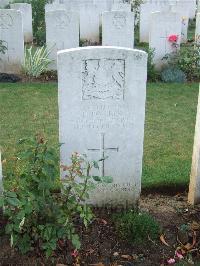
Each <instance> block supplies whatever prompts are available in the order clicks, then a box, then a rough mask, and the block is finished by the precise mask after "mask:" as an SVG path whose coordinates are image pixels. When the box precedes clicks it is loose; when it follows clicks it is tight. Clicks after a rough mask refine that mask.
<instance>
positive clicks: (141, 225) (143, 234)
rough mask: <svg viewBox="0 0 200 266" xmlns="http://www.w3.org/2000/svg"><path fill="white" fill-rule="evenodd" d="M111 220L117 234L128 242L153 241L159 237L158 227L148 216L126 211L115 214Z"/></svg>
mask: <svg viewBox="0 0 200 266" xmlns="http://www.w3.org/2000/svg"><path fill="white" fill-rule="evenodd" d="M113 218H114V219H113V220H114V223H115V227H116V230H117V232H118V233H119V235H120V236H121V237H122V238H123V239H127V240H128V241H129V242H134V243H142V242H143V241H146V240H148V238H151V239H152V240H155V239H156V238H157V237H158V235H159V232H160V226H159V224H158V223H157V222H156V220H155V219H154V218H153V217H152V216H150V215H149V214H146V213H137V212H133V211H128V212H124V213H123V212H122V213H120V214H115V215H114V217H113Z"/></svg>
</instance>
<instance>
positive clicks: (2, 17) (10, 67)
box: [0, 9, 24, 73]
mask: <svg viewBox="0 0 200 266" xmlns="http://www.w3.org/2000/svg"><path fill="white" fill-rule="evenodd" d="M0 40H2V41H3V44H4V45H5V46H6V48H7V50H6V51H5V54H1V55H0V57H1V60H0V72H2V73H3V72H4V73H19V72H20V71H21V66H22V64H23V62H24V34H23V25H22V13H21V12H20V11H17V10H14V9H0Z"/></svg>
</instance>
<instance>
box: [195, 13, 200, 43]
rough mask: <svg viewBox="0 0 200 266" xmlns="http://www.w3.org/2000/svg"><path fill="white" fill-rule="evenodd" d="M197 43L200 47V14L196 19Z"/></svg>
mask: <svg viewBox="0 0 200 266" xmlns="http://www.w3.org/2000/svg"><path fill="white" fill-rule="evenodd" d="M195 42H196V43H197V44H198V45H200V12H199V13H197V17H196V30H195Z"/></svg>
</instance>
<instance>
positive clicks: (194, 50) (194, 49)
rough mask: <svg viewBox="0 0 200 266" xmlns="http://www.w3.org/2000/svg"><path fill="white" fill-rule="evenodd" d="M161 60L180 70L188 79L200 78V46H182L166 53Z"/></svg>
mask: <svg viewBox="0 0 200 266" xmlns="http://www.w3.org/2000/svg"><path fill="white" fill-rule="evenodd" d="M163 60H166V62H167V64H168V66H171V67H174V68H177V69H180V70H182V71H183V72H184V73H185V75H186V77H187V80H188V81H195V80H197V81H199V80H200V46H198V45H196V44H194V45H185V46H182V47H181V49H180V50H178V51H177V52H175V53H172V54H167V55H166V56H165V57H164V58H163ZM168 66H167V67H168Z"/></svg>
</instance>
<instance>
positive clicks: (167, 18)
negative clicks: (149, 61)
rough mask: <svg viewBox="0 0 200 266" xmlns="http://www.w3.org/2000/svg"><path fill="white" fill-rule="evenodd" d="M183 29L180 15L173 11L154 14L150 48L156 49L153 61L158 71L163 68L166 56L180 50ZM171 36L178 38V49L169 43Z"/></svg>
mask: <svg viewBox="0 0 200 266" xmlns="http://www.w3.org/2000/svg"><path fill="white" fill-rule="evenodd" d="M181 28H182V25H181V16H180V14H178V13H176V12H171V11H166V12H154V13H152V15H151V27H150V40H149V47H150V48H152V49H155V51H154V58H153V61H154V63H155V66H156V68H157V69H160V68H161V67H162V66H163V64H164V61H163V60H162V59H163V57H164V56H165V55H166V54H170V53H173V52H175V51H176V50H177V49H179V48H180V40H181ZM171 35H176V36H177V37H178V40H177V43H176V45H177V47H175V45H173V43H172V42H170V41H169V37H170V36H171Z"/></svg>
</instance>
